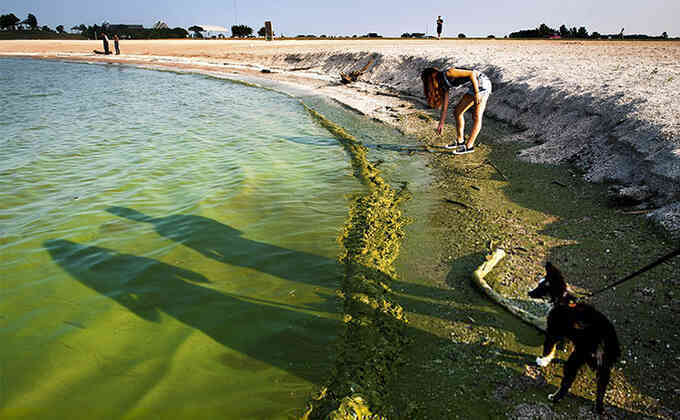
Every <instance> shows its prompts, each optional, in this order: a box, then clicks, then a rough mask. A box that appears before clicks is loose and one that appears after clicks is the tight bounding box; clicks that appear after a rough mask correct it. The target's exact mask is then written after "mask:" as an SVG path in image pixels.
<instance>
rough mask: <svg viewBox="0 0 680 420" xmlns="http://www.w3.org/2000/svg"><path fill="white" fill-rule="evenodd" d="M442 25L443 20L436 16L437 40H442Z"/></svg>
mask: <svg viewBox="0 0 680 420" xmlns="http://www.w3.org/2000/svg"><path fill="white" fill-rule="evenodd" d="M443 24H444V19H442V17H441V16H437V39H441V38H442V25H443Z"/></svg>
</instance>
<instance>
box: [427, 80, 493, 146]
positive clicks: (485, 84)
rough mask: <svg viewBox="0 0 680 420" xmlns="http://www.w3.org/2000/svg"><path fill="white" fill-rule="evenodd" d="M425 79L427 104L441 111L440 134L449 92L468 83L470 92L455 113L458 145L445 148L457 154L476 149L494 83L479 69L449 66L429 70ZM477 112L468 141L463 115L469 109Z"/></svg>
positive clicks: (438, 127)
mask: <svg viewBox="0 0 680 420" xmlns="http://www.w3.org/2000/svg"><path fill="white" fill-rule="evenodd" d="M420 77H421V79H422V80H423V90H424V92H425V97H426V98H427V103H428V105H430V107H431V108H439V107H441V108H442V112H441V117H440V118H439V125H438V126H437V134H440V135H441V133H442V129H443V128H444V121H445V120H446V113H447V111H448V107H449V90H450V89H451V88H452V87H459V86H463V85H466V84H469V86H468V89H467V91H466V92H465V94H464V95H463V97H462V98H460V101H458V104H457V105H456V108H455V110H454V116H455V118H456V130H457V131H456V134H457V135H456V140H457V141H456V143H451V144H448V145H446V146H444V147H445V148H447V149H454V154H465V153H470V152H473V151H474V150H475V140H476V139H477V136H478V135H479V132H480V131H481V129H482V116H483V114H484V109H485V108H486V103H487V101H488V100H489V95H491V80H489V78H488V77H487V76H486V75H485V74H484V73H482V72H480V71H477V70H471V69H465V68H454V67H449V68H447V69H444V70H440V69H438V68H436V67H428V68H426V69H425V70H423V72H422V73H421V75H420ZM472 105H474V106H475V110H474V124H473V126H472V131H470V137H468V139H467V141H465V138H464V137H463V135H464V133H465V118H464V116H463V114H465V111H467V110H468V109H470V107H472Z"/></svg>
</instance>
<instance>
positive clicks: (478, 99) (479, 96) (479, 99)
mask: <svg viewBox="0 0 680 420" xmlns="http://www.w3.org/2000/svg"><path fill="white" fill-rule="evenodd" d="M481 103H482V94H481V93H479V92H477V94H476V95H475V105H477V106H479V104H481Z"/></svg>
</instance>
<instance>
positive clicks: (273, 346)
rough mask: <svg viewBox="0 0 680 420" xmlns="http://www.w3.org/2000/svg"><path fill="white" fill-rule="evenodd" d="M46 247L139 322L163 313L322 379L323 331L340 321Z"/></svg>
mask: <svg viewBox="0 0 680 420" xmlns="http://www.w3.org/2000/svg"><path fill="white" fill-rule="evenodd" d="M44 245H45V248H46V249H47V251H48V252H49V253H50V255H51V257H52V259H53V260H54V261H55V262H56V263H57V264H59V265H60V266H61V267H62V268H63V269H64V270H66V272H68V273H69V274H70V275H72V276H73V277H74V278H75V279H76V280H78V281H79V282H80V283H82V284H83V285H85V286H87V287H89V288H91V289H92V290H95V291H97V292H98V293H100V294H102V295H104V296H107V297H109V298H111V299H113V300H115V301H116V302H118V303H119V304H121V305H123V306H124V307H126V308H127V309H128V310H130V311H131V312H133V313H134V314H136V315H137V316H139V317H140V318H142V319H144V320H147V321H150V322H160V313H161V312H163V313H165V314H167V315H170V316H172V317H173V318H175V319H176V320H178V321H180V322H182V323H183V324H185V325H187V326H189V327H191V328H194V329H196V330H199V331H201V332H203V333H204V334H206V335H207V336H209V337H211V338H213V339H214V340H215V341H216V342H218V343H220V344H222V345H224V346H226V347H229V348H231V349H234V350H237V351H239V352H241V353H242V354H245V355H248V356H250V357H253V358H255V359H257V360H260V361H262V362H265V363H267V364H269V365H271V366H275V367H278V368H280V369H283V370H286V371H289V372H290V373H292V374H294V375H297V376H299V377H302V378H305V379H307V380H309V381H312V382H319V381H320V380H322V379H323V377H324V373H325V372H324V369H319V366H318V364H326V363H328V360H327V356H326V354H327V348H328V346H329V345H331V344H332V342H333V340H334V339H335V337H334V336H333V335H331V334H328V333H327V332H328V331H337V330H338V328H339V325H338V324H339V321H338V320H335V319H328V318H322V317H320V316H317V315H314V314H311V313H309V312H308V309H309V308H298V307H294V306H291V305H285V304H278V303H272V302H265V301H262V300H258V299H251V298H243V297H240V296H237V295H233V294H229V293H225V292H220V291H216V290H214V289H212V288H210V281H209V280H208V279H207V278H205V277H204V276H203V275H201V274H199V273H196V272H193V271H190V270H186V269H183V268H180V267H176V266H173V265H170V264H166V263H163V262H159V261H157V260H154V259H150V258H145V257H138V256H135V255H130V254H123V253H118V252H116V251H113V250H111V249H107V248H101V247H96V246H86V245H82V244H78V243H75V242H71V241H67V240H62V239H57V240H49V241H46V242H45V244H44ZM234 326H239V327H238V328H234ZM310 330H313V331H314V333H312V334H310V333H309V331H310ZM263 331H266V332H268V334H263V333H262V332H263ZM310 354H314V355H315V356H314V359H315V360H310V357H309V356H310Z"/></svg>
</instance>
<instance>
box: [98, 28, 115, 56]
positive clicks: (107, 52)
mask: <svg viewBox="0 0 680 420" xmlns="http://www.w3.org/2000/svg"><path fill="white" fill-rule="evenodd" d="M101 36H102V43H103V44H104V51H99V50H94V53H95V54H105V55H110V54H111V50H110V49H109V38H107V37H106V34H105V33H104V32H102V33H101Z"/></svg>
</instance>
